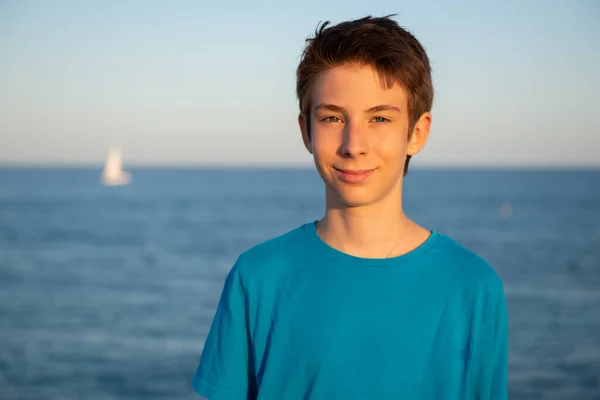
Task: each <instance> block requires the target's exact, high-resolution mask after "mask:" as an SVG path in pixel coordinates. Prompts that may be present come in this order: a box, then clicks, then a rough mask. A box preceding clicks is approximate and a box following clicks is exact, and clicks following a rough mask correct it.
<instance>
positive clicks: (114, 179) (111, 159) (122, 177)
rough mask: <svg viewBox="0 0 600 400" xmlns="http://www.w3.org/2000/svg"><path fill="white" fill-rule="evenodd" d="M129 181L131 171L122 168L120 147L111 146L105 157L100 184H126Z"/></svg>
mask: <svg viewBox="0 0 600 400" xmlns="http://www.w3.org/2000/svg"><path fill="white" fill-rule="evenodd" d="M129 182H131V173H130V172H127V171H124V170H123V156H122V152H121V149H119V148H112V149H110V151H109V153H108V157H107V158H106V163H105V164H104V170H103V171H102V184H104V185H107V186H118V185H127V184H128V183H129Z"/></svg>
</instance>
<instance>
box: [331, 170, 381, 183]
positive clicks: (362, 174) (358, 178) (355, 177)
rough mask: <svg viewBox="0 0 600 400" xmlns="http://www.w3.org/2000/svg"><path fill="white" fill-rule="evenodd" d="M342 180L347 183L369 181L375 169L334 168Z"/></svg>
mask: <svg viewBox="0 0 600 400" xmlns="http://www.w3.org/2000/svg"><path fill="white" fill-rule="evenodd" d="M334 169H335V171H336V172H337V174H338V175H339V177H340V179H341V180H342V181H343V182H346V183H360V182H364V181H365V180H366V179H368V178H369V177H370V176H371V175H372V174H373V172H374V171H375V169H342V168H336V167H334Z"/></svg>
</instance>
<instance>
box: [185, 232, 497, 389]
mask: <svg viewBox="0 0 600 400" xmlns="http://www.w3.org/2000/svg"><path fill="white" fill-rule="evenodd" d="M507 331H508V328H507V314H506V305H505V297H504V291H503V285H502V282H501V280H500V278H499V277H498V275H497V274H496V273H495V271H494V270H493V269H492V267H491V266H490V265H489V264H488V263H487V262H486V261H484V260H483V259H482V258H480V257H479V256H477V255H476V254H474V253H473V252H471V251H470V250H467V249H466V248H464V247H462V246H461V245H460V244H458V243H457V242H455V241H454V240H452V239H450V238H449V237H447V236H445V235H442V234H439V233H437V232H435V231H433V232H431V234H430V236H429V238H428V239H427V240H426V242H424V243H423V244H422V245H421V246H419V247H418V248H416V249H414V250H413V251H411V252H409V253H407V254H405V255H401V256H399V257H393V258H387V259H367V258H358V257H354V256H350V255H348V254H345V253H343V252H340V251H338V250H336V249H334V248H333V247H330V246H329V245H327V244H326V243H325V242H323V241H322V240H321V239H320V237H319V236H318V235H317V232H316V229H315V224H314V223H308V224H305V225H302V226H300V227H298V228H295V229H293V230H291V231H289V232H287V233H285V234H283V235H281V236H279V237H277V238H274V239H271V240H268V241H265V242H263V243H261V244H259V245H257V246H255V247H253V248H251V249H249V250H247V251H245V252H244V253H242V254H241V255H240V256H239V257H238V259H237V261H236V263H235V265H234V266H233V267H232V269H231V271H230V272H229V274H228V276H227V279H226V281H225V285H224V288H223V292H222V294H221V298H220V301H219V305H218V308H217V311H216V314H215V317H214V320H213V323H212V325H211V328H210V331H209V334H208V337H207V339H206V341H205V345H204V349H203V351H202V356H201V359H200V363H199V365H198V368H197V371H196V373H195V375H194V378H193V381H192V387H193V388H194V390H195V391H196V392H198V393H199V394H200V395H202V396H204V397H206V398H208V399H210V400H229V399H236V400H237V399H264V400H267V399H268V400H271V399H277V400H284V399H285V400H296V399H298V400H301V399H324V400H332V399H386V400H388V399H435V400H443V399H447V400H454V399H456V400H459V399H460V400H467V399H494V400H495V399H506V398H507V346H508V332H507Z"/></svg>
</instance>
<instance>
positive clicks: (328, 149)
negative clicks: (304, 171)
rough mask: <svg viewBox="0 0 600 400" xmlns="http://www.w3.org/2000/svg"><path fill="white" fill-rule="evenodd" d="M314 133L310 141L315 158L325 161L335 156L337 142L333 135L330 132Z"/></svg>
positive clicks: (337, 146)
mask: <svg viewBox="0 0 600 400" xmlns="http://www.w3.org/2000/svg"><path fill="white" fill-rule="evenodd" d="M328 133H329V132H314V135H313V139H312V148H313V154H314V156H315V158H318V159H322V160H327V159H332V158H333V157H335V156H336V154H337V151H338V148H339V142H338V141H337V138H336V136H335V133H333V132H331V134H328Z"/></svg>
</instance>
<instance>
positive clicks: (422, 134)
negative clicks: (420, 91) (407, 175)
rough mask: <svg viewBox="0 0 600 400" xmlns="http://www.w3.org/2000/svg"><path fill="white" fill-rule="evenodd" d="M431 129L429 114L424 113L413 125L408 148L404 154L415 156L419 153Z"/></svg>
mask: <svg viewBox="0 0 600 400" xmlns="http://www.w3.org/2000/svg"><path fill="white" fill-rule="evenodd" d="M430 129H431V113H429V112H426V113H423V115H421V118H419V120H418V121H417V123H416V124H415V127H414V128H413V131H412V136H411V137H410V140H409V141H408V147H407V149H406V154H407V155H409V156H412V155H415V154H417V153H418V152H420V151H421V150H422V149H423V147H425V144H426V143H427V139H428V138H429V130H430Z"/></svg>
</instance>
